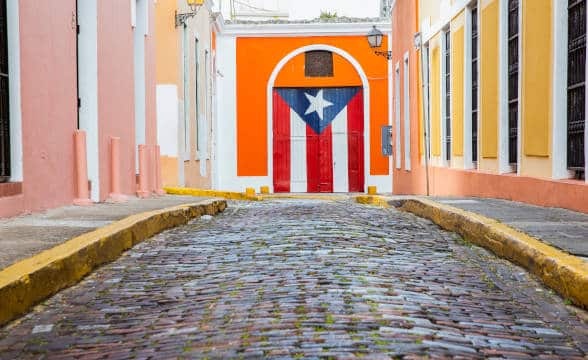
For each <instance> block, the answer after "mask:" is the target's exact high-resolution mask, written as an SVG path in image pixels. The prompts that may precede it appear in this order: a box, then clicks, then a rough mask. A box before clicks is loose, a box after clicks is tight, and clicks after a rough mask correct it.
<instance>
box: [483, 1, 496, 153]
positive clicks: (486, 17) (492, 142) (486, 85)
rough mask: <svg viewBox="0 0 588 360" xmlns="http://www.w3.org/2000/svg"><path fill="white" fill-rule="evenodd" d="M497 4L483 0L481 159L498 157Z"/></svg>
mask: <svg viewBox="0 0 588 360" xmlns="http://www.w3.org/2000/svg"><path fill="white" fill-rule="evenodd" d="M498 2H499V0H482V2H481V9H480V10H481V16H480V18H481V19H480V100H481V101H480V116H481V119H480V120H481V126H480V128H481V129H480V132H481V134H480V135H481V138H480V140H481V148H482V151H481V156H482V157H484V158H497V157H498V116H499V101H498V100H499V98H498V90H499V89H498V78H499V73H498V71H499V58H498V53H499V51H498V19H499V18H498V15H499V11H498Z"/></svg>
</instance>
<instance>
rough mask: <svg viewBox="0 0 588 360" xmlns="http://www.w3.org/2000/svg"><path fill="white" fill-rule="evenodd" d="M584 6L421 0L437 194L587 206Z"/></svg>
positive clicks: (553, 0) (548, 0)
mask: <svg viewBox="0 0 588 360" xmlns="http://www.w3.org/2000/svg"><path fill="white" fill-rule="evenodd" d="M585 7H586V1H585V0H584V1H579V2H577V4H576V5H574V6H572V7H570V9H568V1H562V0H533V1H524V0H474V1H462V0H418V19H416V22H417V24H418V29H417V31H419V32H420V33H421V36H422V41H423V44H424V48H423V53H422V56H423V61H424V64H425V66H424V70H423V71H422V74H421V75H420V79H421V80H422V81H424V84H425V86H424V87H423V88H424V89H427V90H426V91H427V94H422V91H421V96H419V98H420V99H422V100H423V101H425V104H422V103H421V105H424V109H425V110H426V111H425V112H424V123H426V124H428V125H427V126H426V128H427V129H429V131H428V134H429V136H426V135H424V134H425V132H424V131H423V132H422V133H421V134H419V136H420V137H421V141H422V142H423V143H428V145H429V146H430V147H429V149H430V161H429V163H430V164H431V168H430V176H429V180H428V181H429V184H430V188H431V191H432V193H433V194H434V195H456V196H464V195H467V196H489V197H497V198H506V199H513V200H518V201H525V202H530V203H535V204H540V205H548V206H558V207H565V208H570V209H575V210H581V211H585V212H587V211H588V201H587V200H588V186H587V184H586V182H585V172H586V161H585V158H586V153H587V152H588V151H587V149H586V143H587V142H586V141H585V131H584V128H585V123H586V103H585V92H586V90H585V74H586V71H585V69H586V40H585V39H586V19H585V17H581V16H577V15H578V14H585ZM393 21H394V20H393ZM568 34H570V38H568ZM424 95H427V96H424ZM419 114H420V112H419ZM425 136H426V138H425ZM422 163H423V164H424V162H422ZM423 166H424V165H423ZM400 176H411V175H410V174H406V175H402V174H401V175H400ZM398 190H399V189H395V191H398ZM399 192H402V191H401V189H400V191H399Z"/></svg>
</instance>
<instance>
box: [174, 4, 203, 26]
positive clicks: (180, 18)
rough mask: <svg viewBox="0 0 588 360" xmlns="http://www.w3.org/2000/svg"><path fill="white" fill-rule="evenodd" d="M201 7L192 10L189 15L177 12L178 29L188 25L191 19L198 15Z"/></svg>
mask: <svg viewBox="0 0 588 360" xmlns="http://www.w3.org/2000/svg"><path fill="white" fill-rule="evenodd" d="M200 8H201V6H198V7H197V8H196V9H194V10H192V11H191V12H187V13H178V12H177V11H176V27H179V26H182V25H186V21H187V20H188V19H189V18H193V17H194V16H196V15H198V11H199V10H200Z"/></svg>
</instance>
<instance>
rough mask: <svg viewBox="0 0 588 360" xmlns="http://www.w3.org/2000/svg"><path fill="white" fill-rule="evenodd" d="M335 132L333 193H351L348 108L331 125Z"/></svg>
mask: <svg viewBox="0 0 588 360" xmlns="http://www.w3.org/2000/svg"><path fill="white" fill-rule="evenodd" d="M331 124H332V125H331V126H332V131H333V141H332V143H333V192H348V191H349V162H348V154H347V149H348V146H347V107H345V108H344V109H343V110H341V112H340V113H339V114H338V115H337V116H336V117H335V120H333V122H332V123H331Z"/></svg>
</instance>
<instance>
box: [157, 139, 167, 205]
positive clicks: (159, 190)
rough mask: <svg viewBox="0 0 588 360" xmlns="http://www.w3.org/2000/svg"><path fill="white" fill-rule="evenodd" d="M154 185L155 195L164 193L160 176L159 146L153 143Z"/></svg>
mask: <svg viewBox="0 0 588 360" xmlns="http://www.w3.org/2000/svg"><path fill="white" fill-rule="evenodd" d="M155 186H156V190H155V192H156V193H157V195H165V190H163V180H162V178H161V148H160V147H159V145H155Z"/></svg>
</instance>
